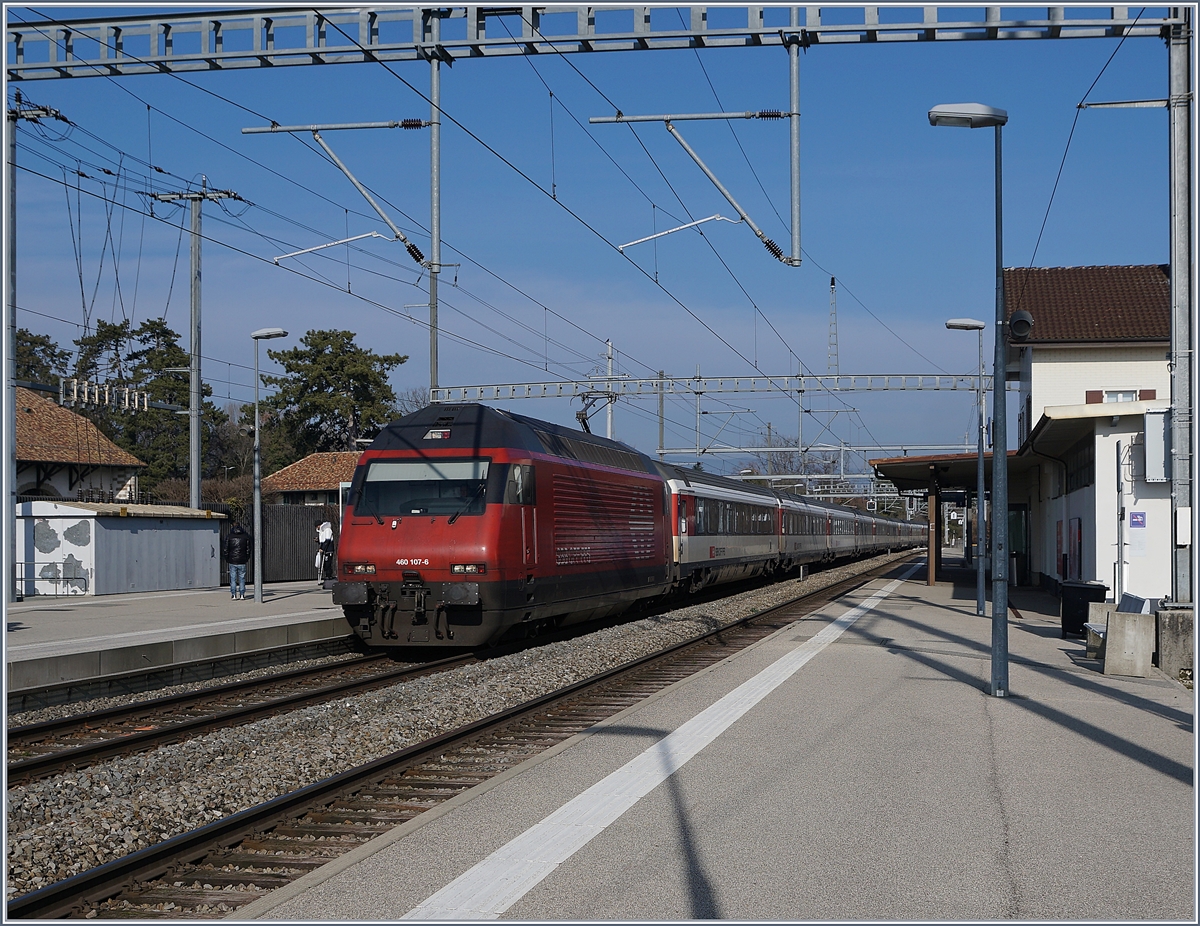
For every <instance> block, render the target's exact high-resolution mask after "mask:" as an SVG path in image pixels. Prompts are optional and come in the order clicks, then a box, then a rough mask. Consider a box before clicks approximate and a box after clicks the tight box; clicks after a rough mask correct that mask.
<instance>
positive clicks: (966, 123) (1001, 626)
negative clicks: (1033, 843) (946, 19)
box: [929, 103, 1008, 698]
mask: <svg viewBox="0 0 1200 926" xmlns="http://www.w3.org/2000/svg"><path fill="white" fill-rule="evenodd" d="M1006 122H1008V113H1007V112H1005V111H1004V110H1003V109H996V108H995V107H993V106H984V105H983V104H982V103H943V104H942V105H940V106H935V107H933V109H931V110H929V124H930V125H934V126H939V125H945V126H953V127H957V128H968V129H982V128H987V127H989V126H991V127H993V128H995V130H996V358H995V364H994V366H993V374H994V380H995V381H994V383H993V386H992V557H991V562H992V684H991V694H993V695H995V696H996V697H997V698H1004V697H1007V696H1008V431H1007V427H1008V421H1007V415H1006V414H1005V402H1006V396H1005V383H1006V381H1007V375H1006V368H1007V366H1008V338H1007V336H1006V327H1005V326H1006V322H1007V319H1006V318H1005V312H1004V199H1003V168H1002V164H1003V159H1002V157H1001V152H1002V145H1001V128H1002V127H1003V126H1004V124H1005V123H1006Z"/></svg>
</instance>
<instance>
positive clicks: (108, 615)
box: [5, 581, 341, 662]
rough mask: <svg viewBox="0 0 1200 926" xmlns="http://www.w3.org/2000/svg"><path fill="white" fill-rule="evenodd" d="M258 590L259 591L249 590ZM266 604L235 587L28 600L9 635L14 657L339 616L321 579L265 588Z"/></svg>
mask: <svg viewBox="0 0 1200 926" xmlns="http://www.w3.org/2000/svg"><path fill="white" fill-rule="evenodd" d="M247 594H248V595H252V594H253V591H252V589H249V588H248V589H247ZM263 599H264V600H263V603H262V604H261V605H259V604H256V603H255V602H254V601H253V600H246V601H233V600H232V599H231V598H230V595H229V589H228V588H217V589H203V590H199V591H177V592H147V593H142V594H133V595H96V596H91V595H79V596H72V597H61V598H50V597H45V598H43V597H37V598H26V599H25V601H23V602H20V603H18V604H13V605H10V606H9V608H8V626H7V633H6V634H5V643H6V652H7V660H8V661H9V662H14V661H19V660H25V659H34V658H38V657H43V656H49V655H60V654H64V653H83V652H90V651H93V650H98V649H107V648H111V647H113V646H125V645H140V644H150V643H157V642H161V641H166V640H175V639H180V638H183V637H199V636H205V635H209V634H218V633H230V632H234V631H242V630H252V629H257V628H259V627H273V626H277V625H280V624H286V623H291V622H303V621H306V620H319V619H322V618H330V617H337V616H339V615H340V614H341V609H340V608H335V607H334V604H333V600H332V598H331V596H330V593H329V592H327V591H324V590H323V589H321V588H318V587H317V585H316V582H315V581H313V582H281V583H277V584H272V585H268V586H265V587H264V589H263Z"/></svg>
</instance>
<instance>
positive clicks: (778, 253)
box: [762, 238, 783, 260]
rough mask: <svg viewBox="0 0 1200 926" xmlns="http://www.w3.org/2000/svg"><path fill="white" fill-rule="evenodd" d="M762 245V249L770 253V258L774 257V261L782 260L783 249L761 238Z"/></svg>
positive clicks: (767, 239)
mask: <svg viewBox="0 0 1200 926" xmlns="http://www.w3.org/2000/svg"><path fill="white" fill-rule="evenodd" d="M762 243H763V247H765V248H766V249H767V250H768V251H770V252H771V256H772V257H774V258H775V259H776V260H783V248H781V247H780V246H779V245H777V244H776V243H775V242H774V241H772V240H771V239H770V238H763V240H762Z"/></svg>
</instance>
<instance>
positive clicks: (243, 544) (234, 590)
mask: <svg viewBox="0 0 1200 926" xmlns="http://www.w3.org/2000/svg"><path fill="white" fill-rule="evenodd" d="M253 549H254V541H253V539H252V538H251V537H250V535H249V534H248V533H247V532H246V530H245V528H243V527H242V525H241V524H235V525H233V530H231V531H230V532H229V536H228V537H226V538H225V562H227V563H228V564H229V597H230V598H232V599H233V600H234V601H245V600H246V563H248V562H250V556H251V554H252V552H253Z"/></svg>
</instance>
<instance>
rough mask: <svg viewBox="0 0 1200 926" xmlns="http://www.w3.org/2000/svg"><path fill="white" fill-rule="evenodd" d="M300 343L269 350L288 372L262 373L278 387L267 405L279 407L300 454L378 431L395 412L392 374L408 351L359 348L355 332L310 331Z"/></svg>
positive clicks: (351, 444)
mask: <svg viewBox="0 0 1200 926" xmlns="http://www.w3.org/2000/svg"><path fill="white" fill-rule="evenodd" d="M300 344H301V346H300V347H293V348H291V349H290V350H269V351H267V356H269V357H270V358H271V359H272V360H274V361H276V362H277V363H278V364H280V365H281V366H282V367H283V369H284V370H285V372H286V375H284V376H263V378H262V381H263V383H265V384H266V385H268V386H274V387H275V388H276V390H277V392H276V393H275V395H273V396H271V397H270V398H269V399H268V400H267V405H268V406H270V407H271V408H273V409H274V410H275V411H276V412H278V417H279V423H280V425H281V427H282V431H283V436H284V437H285V438H286V439H287V440H288V441H289V442H290V443H291V445H292V447H293V448H294V451H295V453H296V454H297V456H298V457H302V456H306V455H307V454H310V453H315V452H318V451H332V450H354V449H355V441H356V440H357V439H358V438H360V437H370V436H374V434H375V433H376V432H377V431H378V430H379V429H380V428H382V427H383V426H384V425H385V424H387V423H388V422H389V421H391V420H392V419H393V418H395V417H396V408H395V406H396V394H395V392H394V391H393V389H392V387H391V386H390V385H389V384H388V374H389V373H391V371H392V370H394V369H395V368H396V367H398V366H400V364H402V363H404V362H405V361H407V360H408V357H407V356H404V355H401V354H376V353H375V352H374V351H372V350H370V349H369V348H363V347H359V346H358V345H357V344H355V343H354V332H352V331H337V330H329V331H315V330H314V331H309V332H307V333H306V334H305V335H304V337H303V338H301V340H300Z"/></svg>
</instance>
